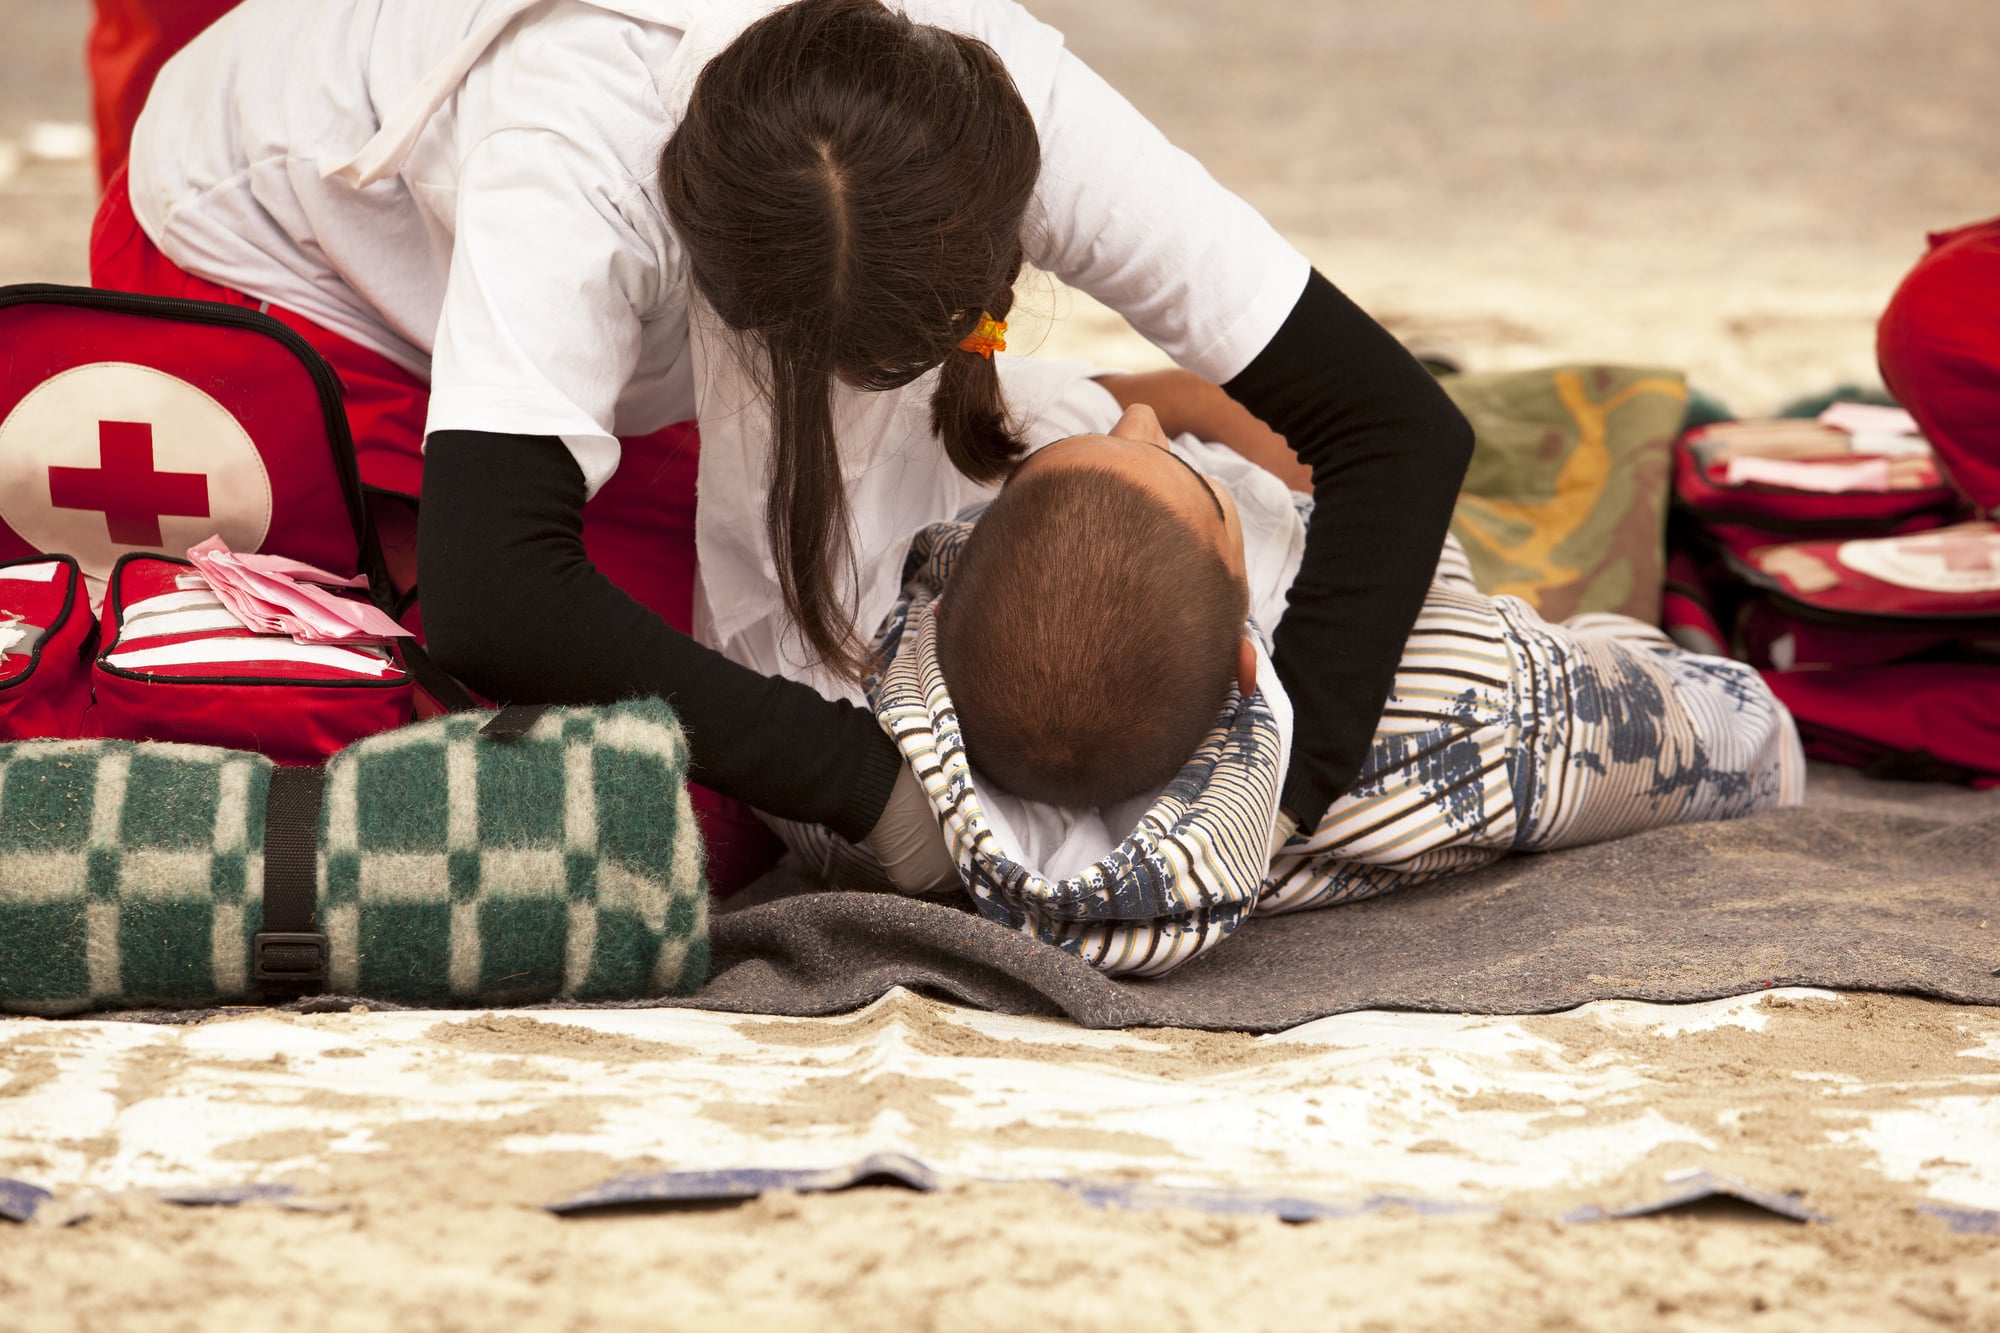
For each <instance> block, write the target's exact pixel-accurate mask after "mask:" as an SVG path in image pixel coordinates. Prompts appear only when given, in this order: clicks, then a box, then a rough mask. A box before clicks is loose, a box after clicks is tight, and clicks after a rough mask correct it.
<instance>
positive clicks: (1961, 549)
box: [1896, 532, 2000, 573]
mask: <svg viewBox="0 0 2000 1333" xmlns="http://www.w3.org/2000/svg"><path fill="white" fill-rule="evenodd" d="M1896 544H1897V545H1898V546H1900V547H1902V548H1903V550H1904V551H1905V552H1906V553H1908V554H1910V555H1934V556H1936V557H1938V559H1940V560H1942V561H1944V567H1945V568H1946V569H1949V570H1964V571H1968V572H1969V571H1973V570H1983V571H1986V572H1989V573H1991V572H1993V571H1995V570H2000V565H1996V564H1995V563H1994V555H1995V554H1996V553H2000V542H1995V541H1994V540H1993V534H1992V533H1990V532H1940V533H1937V534H1935V535H1933V536H1929V537H1907V538H1905V539H1903V540H1902V541H1900V542H1898V543H1896Z"/></svg>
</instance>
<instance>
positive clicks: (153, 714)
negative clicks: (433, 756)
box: [92, 555, 414, 764]
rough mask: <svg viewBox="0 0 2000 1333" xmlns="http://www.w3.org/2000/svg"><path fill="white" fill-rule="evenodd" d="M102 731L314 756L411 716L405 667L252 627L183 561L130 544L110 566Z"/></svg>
mask: <svg viewBox="0 0 2000 1333" xmlns="http://www.w3.org/2000/svg"><path fill="white" fill-rule="evenodd" d="M92 675H93V677H94V684H95V692H96V697H97V712H96V714H95V725H96V728H97V730H98V731H99V732H100V733H101V734H103V735H105V736H115V737H120V738H124V739H127V740H170V741H190V742H195V743H198V744H203V745H222V746H227V747H229V748H231V749H239V750H259V751H262V752H263V753H264V754H267V755H269V756H270V757H271V758H272V759H274V760H276V761H277V762H279V763H281V764H316V763H319V762H321V761H323V760H324V759H325V758H326V757H327V756H328V755H330V754H332V753H333V752H334V751H335V750H338V749H340V748H341V747H342V746H344V745H347V744H348V743H350V742H352V741H356V740H359V739H360V738H361V737H363V736H369V735H373V734H374V733H375V732H378V731H386V730H388V729H389V728H390V727H396V726H401V725H402V724H404V723H406V722H408V721H410V720H411V717H412V708H413V689H414V687H413V686H412V684H411V680H410V676H409V674H408V673H407V672H406V671H404V669H403V668H402V666H401V665H400V664H399V663H398V662H397V661H396V660H395V659H394V658H393V657H391V656H390V655H389V653H388V652H387V651H386V650H384V649H376V648H366V647H353V646H348V645H344V644H307V643H299V642H297V641H296V640H294V639H292V638H291V637H290V636H289V635H282V634H257V633H253V632H252V631H251V630H249V629H248V628H246V627H245V626H244V625H243V624H242V622H241V621H239V620H238V619H237V618H236V617H235V616H234V615H233V614H232V613H231V612H230V611H229V610H228V609H227V608H226V607H224V606H223V604H222V602H221V599H219V598H218V597H217V596H216V595H215V593H214V592H213V591H211V590H210V589H209V586H208V583H207V581H206V580H205V579H203V578H202V577H201V575H200V574H199V573H197V572H196V571H195V568H194V566H193V565H191V564H189V563H188V562H187V561H185V560H176V559H172V558H169V557H165V556H153V555H128V556H126V557H124V558H123V559H121V560H120V561H119V562H118V564H117V567H116V568H114V569H113V570H112V574H111V588H110V592H109V594H108V595H107V596H106V598H105V602H104V646H103V648H102V650H101V651H100V652H99V653H98V655H97V660H96V662H95V664H94V666H93V668H92Z"/></svg>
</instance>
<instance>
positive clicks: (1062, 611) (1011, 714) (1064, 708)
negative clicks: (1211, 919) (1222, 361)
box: [938, 407, 1256, 806]
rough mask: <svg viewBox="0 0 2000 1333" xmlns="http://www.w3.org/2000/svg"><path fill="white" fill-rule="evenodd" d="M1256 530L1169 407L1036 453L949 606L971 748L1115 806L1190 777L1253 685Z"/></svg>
mask: <svg viewBox="0 0 2000 1333" xmlns="http://www.w3.org/2000/svg"><path fill="white" fill-rule="evenodd" d="M1243 571H1244V566H1243V531H1242V528H1241V526H1240V525H1239V523H1238V521H1237V517H1236V507H1235V504H1234V502H1233V501H1231V499H1230V498H1229V494H1228V492H1227V491H1225V490H1223V489H1222V488H1221V487H1219V486H1217V485H1215V484H1214V483H1213V482H1212V481H1210V480H1209V479H1208V478H1207V477H1204V476H1202V475H1201V474H1199V473H1197V472H1196V471H1195V470H1194V469H1193V468H1191V467H1189V466H1188V465H1187V464H1186V463H1184V462H1183V461H1181V460H1180V459H1179V458H1177V457H1175V456H1174V455H1173V454H1171V453H1169V452H1168V450H1167V441H1166V437H1165V435H1164V434H1162V433H1161V431H1160V426H1159V422H1158V421H1157V420H1156V419H1155V418H1154V416H1153V413H1152V410H1151V409H1150V408H1146V407H1134V408H1133V409H1131V410H1130V411H1128V412H1126V414H1125V415H1124V417H1123V418H1121V419H1120V420H1119V422H1118V425H1117V426H1116V427H1114V428H1113V431H1112V434H1110V435H1078V436H1074V437H1072V438H1070V439H1067V440H1061V441H1058V442H1057V443H1055V444H1052V445H1049V446H1048V447H1047V448H1045V449H1043V450H1041V451H1040V452H1038V453H1036V454H1033V455H1031V456H1030V457H1028V458H1027V459H1025V460H1023V461H1022V462H1021V464H1020V465H1019V466H1018V467H1017V468H1016V469H1015V471H1014V474H1013V476H1012V477H1010V478H1009V479H1008V481H1007V484H1006V485H1005V486H1004V487H1002V488H1001V491H1000V495H999V497H998V498H997V499H995V500H994V502H993V504H992V506H991V507H990V508H988V509H987V511H986V513H985V514H984V515H983V516H982V517H981V518H980V520H979V523H978V524H977V526H975V527H974V528H973V531H972V535H971V536H970V537H969V538H968V539H967V541H966V545H965V549H964V550H963V551H962V552H961V553H960V555H959V557H958V561H957V564H956V565H955V566H954V567H953V569H952V573H951V578H950V581H949V583H948V584H947V585H946V587H945V591H944V596H943V598H942V600H941V601H940V603H939V607H938V665H939V667H940V669H941V670H942V671H943V673H944V678H945V684H946V686H947V687H948V688H949V689H950V691H951V698H952V705H953V707H954V708H955V709H956V711H957V714H958V724H959V728H960V731H961V732H962V733H963V735H964V738H965V746H966V753H967V755H968V756H969V757H970V758H971V760H972V762H973V764H974V765H976V766H977V767H978V768H979V770H980V772H981V773H982V774H984V775H985V776H986V777H987V778H988V779H989V780H991V781H992V782H993V783H995V784H996V785H997V786H999V787H1001V788H1002V789H1004V790H1006V791H1009V792H1012V793H1013V794H1015V795H1017V796H1022V797H1026V798H1028V799H1031V800H1040V801H1050V802H1054V803H1056V804H1061V805H1077V806H1099V805H1109V804H1111V803H1113V802H1115V801H1120V800H1124V799H1126V798H1128V797H1132V796H1137V795H1139V794H1141V793H1143V792H1147V791H1151V790H1153V789H1155V788H1157V787H1159V786H1161V785H1163V784H1164V783H1166V782H1167V781H1168V780H1169V779H1171V778H1172V777H1173V775H1174V774H1175V773H1176V772H1177V771H1179V769H1180V767H1181V765H1182V764H1184V763H1186V762H1187V760H1188V757H1189V756H1190V755H1192V754H1193V753H1194V750H1195V747H1196V746H1197V745H1199V744H1200V743H1201V738H1202V736H1203V735H1204V734H1206V733H1207V731H1208V730H1209V728H1210V727H1212V726H1213V725H1214V724H1215V720H1216V716H1217V712H1218V710H1219V709H1220V708H1221V707H1222V703H1223V701H1224V699H1225V698H1226V697H1227V696H1228V692H1229V685H1230V682H1231V681H1237V682H1239V683H1240V684H1241V686H1242V688H1243V689H1244V690H1246V691H1247V690H1249V689H1251V688H1252V687H1253V683H1254V675H1255V661H1256V658H1255V650H1254V649H1253V648H1252V647H1251V645H1250V642H1249V641H1248V639H1246V638H1245V636H1244V620H1245V618H1246V616H1247V613H1248V597H1249V593H1248V585H1247V583H1246V581H1245V579H1244V572H1243Z"/></svg>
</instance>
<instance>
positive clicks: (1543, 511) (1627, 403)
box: [1442, 366, 1687, 624]
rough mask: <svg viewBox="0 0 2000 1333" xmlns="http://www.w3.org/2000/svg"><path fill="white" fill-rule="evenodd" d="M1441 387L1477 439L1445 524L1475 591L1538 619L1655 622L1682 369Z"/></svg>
mask: <svg viewBox="0 0 2000 1333" xmlns="http://www.w3.org/2000/svg"><path fill="white" fill-rule="evenodd" d="M1442 383H1443V385H1444V388H1445V391H1446V392H1448V393H1449V394H1450V395H1451V397H1452V400H1453V401H1454V402H1456V403H1457V404H1458V406H1459V409H1460V410H1461V411H1463V412H1464V413H1465V415H1466V418H1467V419H1468V420H1469V421H1471V423H1472V428H1473V433H1474V435H1475V436H1476V437H1477V440H1478V444H1477V446H1476V448H1475V449H1474V451H1473V456H1472V467H1471V469H1470V471H1468V472H1467V474H1466V478H1465V487H1464V490H1463V492H1462V494H1461V495H1460V497H1459V502H1458V510H1457V513H1456V515H1455V516H1454V517H1453V519H1452V525H1451V530H1452V531H1453V532H1454V533H1456V534H1457V536H1458V539H1459V540H1460V541H1461V542H1463V543H1464V545H1465V551H1466V554H1467V555H1468V556H1469V557H1470V558H1471V560H1472V572H1473V576H1474V577H1475V578H1476V579H1477V580H1478V583H1479V586H1480V588H1481V589H1482V590H1484V591H1485V592H1488V593H1493V594H1496V595H1500V594H1506V595H1511V596H1515V597H1519V598H1521V599H1522V600H1523V601H1526V602H1527V603H1529V604H1530V605H1531V606H1533V607H1534V608H1535V609H1536V610H1537V611H1539V612H1541V614H1542V616H1543V617H1544V618H1545V619H1548V620H1566V619H1568V618H1569V617H1570V616H1573V615H1578V614H1581V613H1583V612H1586V611H1615V612H1618V613H1620V614H1623V615H1628V616H1632V617H1634V618H1635V619H1638V620H1643V621H1645V622H1647V623H1648V624H1653V623H1657V622H1658V620H1659V618H1660V584H1661V577H1662V570H1663V566H1664V561H1665V541H1666V532H1665V529H1666V510H1667V497H1668V491H1669V487H1670V484H1671V479H1672V472H1673V469H1672V461H1673V441H1674V437H1675V436H1676V435H1677V434H1679V433H1680V429H1681V420H1682V418H1683V416H1684V415H1685V414H1686V411H1687V385H1686V383H1685V381H1684V380H1683V378H1682V376H1681V373H1680V372H1679V371H1676V370H1654V369H1646V368H1639V367H1627V366H1558V367H1554V368H1552V369H1548V370H1528V371H1510V372H1503V373H1496V374H1484V375H1455V376H1451V377H1449V378H1447V379H1445V380H1444V381H1442Z"/></svg>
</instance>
